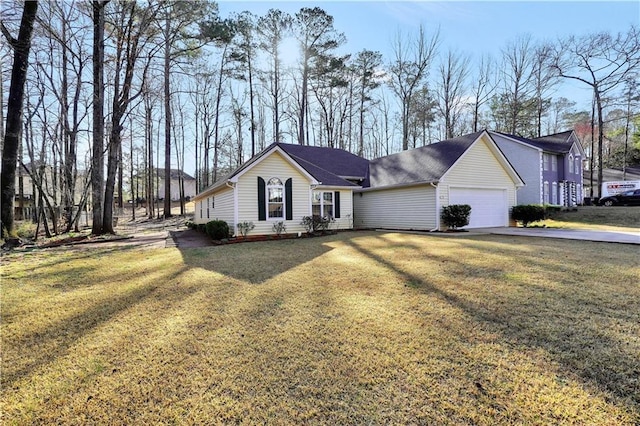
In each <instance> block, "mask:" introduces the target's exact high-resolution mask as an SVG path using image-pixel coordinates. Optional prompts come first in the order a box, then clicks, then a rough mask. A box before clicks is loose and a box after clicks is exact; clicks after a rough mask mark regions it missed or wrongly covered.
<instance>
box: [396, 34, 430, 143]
mask: <svg viewBox="0 0 640 426" xmlns="http://www.w3.org/2000/svg"><path fill="white" fill-rule="evenodd" d="M439 42H440V32H439V30H438V31H436V32H435V33H434V34H433V35H432V36H431V37H429V36H427V34H426V33H425V30H424V27H423V26H422V25H421V26H420V29H419V30H418V34H416V35H415V37H414V38H413V39H407V38H405V37H403V36H402V34H400V33H399V34H398V35H397V36H396V39H395V41H394V45H393V55H394V58H393V61H392V63H391V65H390V67H389V75H390V77H391V78H390V81H389V85H390V86H391V89H392V90H393V92H394V93H395V95H396V96H397V97H398V100H399V101H400V108H401V114H400V115H401V117H400V119H401V123H402V150H407V149H409V120H410V116H411V107H412V100H413V96H414V94H415V92H416V90H418V89H419V88H420V87H421V85H422V83H423V81H424V79H425V78H426V77H427V73H428V70H429V66H430V65H431V61H432V59H433V57H434V56H435V54H436V50H437V47H438V44H439Z"/></svg>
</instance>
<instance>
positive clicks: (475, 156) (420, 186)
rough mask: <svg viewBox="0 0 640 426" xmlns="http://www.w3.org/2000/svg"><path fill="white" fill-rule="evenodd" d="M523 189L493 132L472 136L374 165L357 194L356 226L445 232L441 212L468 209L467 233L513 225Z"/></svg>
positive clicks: (380, 160) (371, 166)
mask: <svg viewBox="0 0 640 426" xmlns="http://www.w3.org/2000/svg"><path fill="white" fill-rule="evenodd" d="M523 185H524V182H522V179H521V178H520V176H518V173H517V172H516V171H515V170H514V169H513V167H512V166H511V164H510V163H509V161H508V160H507V159H506V158H505V156H504V155H503V154H502V152H501V151H500V149H499V148H498V146H497V145H496V144H495V142H494V141H493V139H492V138H491V136H490V135H489V133H488V132H486V131H482V132H477V133H472V134H469V135H465V136H461V137H458V138H455V139H450V140H447V141H442V142H438V143H435V144H431V145H427V146H424V147H421V148H416V149H412V150H409V151H403V152H401V153H398V154H392V155H388V156H386V157H382V158H378V159H375V160H372V161H371V162H370V163H369V176H368V178H367V180H366V181H365V182H363V185H362V188H361V189H356V190H355V191H354V197H355V199H354V217H355V222H354V223H355V225H356V226H357V227H363V228H371V227H375V228H386V229H414V230H424V231H432V230H436V229H441V230H442V229H444V226H443V224H442V223H441V219H440V212H441V211H442V208H443V207H444V206H449V205H453V204H468V205H470V206H471V217H470V218H469V225H467V226H466V228H483V227H501V226H509V209H510V208H511V207H512V206H514V205H516V199H517V197H516V190H517V188H518V187H521V186H523Z"/></svg>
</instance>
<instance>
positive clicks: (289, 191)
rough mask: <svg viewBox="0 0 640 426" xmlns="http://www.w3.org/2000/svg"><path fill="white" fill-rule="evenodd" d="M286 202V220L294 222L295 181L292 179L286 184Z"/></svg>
mask: <svg viewBox="0 0 640 426" xmlns="http://www.w3.org/2000/svg"><path fill="white" fill-rule="evenodd" d="M284 200H285V202H286V203H287V205H286V206H285V212H286V215H287V216H286V218H287V220H293V181H292V180H291V178H289V179H287V181H286V182H285V183H284Z"/></svg>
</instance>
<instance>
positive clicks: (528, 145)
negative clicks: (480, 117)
mask: <svg viewBox="0 0 640 426" xmlns="http://www.w3.org/2000/svg"><path fill="white" fill-rule="evenodd" d="M485 132H487V131H486V130H485ZM487 133H489V135H491V133H493V134H495V135H496V137H498V138H504V139H508V140H510V141H512V142H515V143H517V144H520V145H523V146H526V147H527V148H531V149H533V150H535V151H539V152H543V151H544V150H543V149H542V148H538V147H537V146H533V145H530V144H528V143H526V142H523V141H521V140H518V139H515V138H512V137H510V136H508V135H503V134H501V133H496V132H487Z"/></svg>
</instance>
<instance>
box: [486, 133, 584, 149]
mask: <svg viewBox="0 0 640 426" xmlns="http://www.w3.org/2000/svg"><path fill="white" fill-rule="evenodd" d="M492 133H497V134H499V135H502V136H506V137H508V138H511V139H515V140H517V141H520V142H522V143H526V144H527V145H531V146H534V147H536V148H540V149H541V150H543V151H547V152H554V153H557V154H566V153H568V152H569V151H570V150H571V145H572V142H570V140H569V136H570V135H571V131H567V132H562V133H555V134H553V135H548V136H542V137H539V138H535V139H529V138H523V137H522V136H516V135H510V134H508V133H502V132H492Z"/></svg>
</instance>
